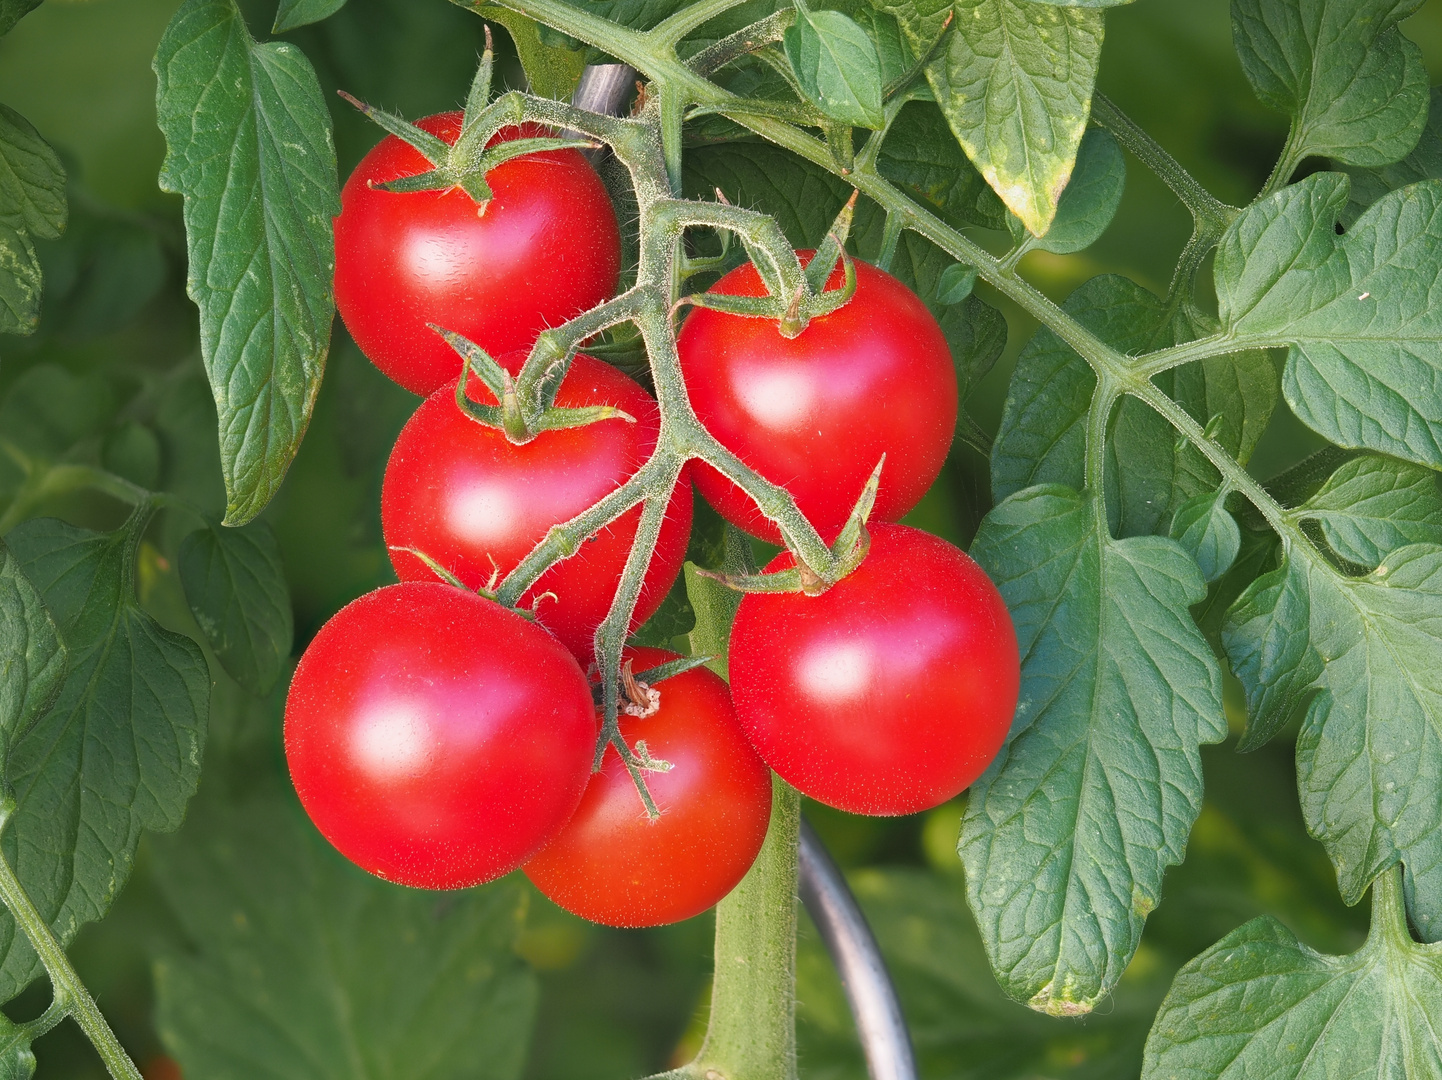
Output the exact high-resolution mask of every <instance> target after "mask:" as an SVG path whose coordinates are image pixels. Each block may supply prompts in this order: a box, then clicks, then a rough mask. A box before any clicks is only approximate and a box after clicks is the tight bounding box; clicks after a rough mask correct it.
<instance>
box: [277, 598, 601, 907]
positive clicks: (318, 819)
mask: <svg viewBox="0 0 1442 1080" xmlns="http://www.w3.org/2000/svg"><path fill="white" fill-rule="evenodd" d="M595 737H596V723H595V717H594V713H593V709H592V705H591V695H590V693H589V691H588V690H587V688H586V684H585V679H584V677H583V676H582V674H581V671H580V669H579V668H578V667H577V666H576V662H575V661H574V660H573V659H572V658H571V657H570V655H569V654H568V653H566V651H565V650H564V649H563V648H562V647H561V645H560V643H559V642H558V641H556V640H555V639H554V638H552V637H551V636H550V635H549V634H547V633H546V632H545V631H544V630H541V629H540V628H538V627H536V626H534V625H532V624H530V623H527V622H526V621H525V620H524V619H523V618H521V617H520V616H519V615H516V614H514V613H511V612H507V611H505V610H504V609H502V608H501V607H500V605H499V604H496V603H493V602H492V601H489V600H485V599H483V598H481V597H478V596H475V595H472V594H468V593H466V592H464V591H462V590H460V589H457V588H454V587H452V586H449V585H442V584H427V583H419V582H417V583H410V584H403V585H391V586H388V587H386V588H384V589H380V590H378V591H376V592H373V593H369V594H368V595H366V596H363V597H361V598H360V599H359V600H356V601H353V602H352V603H350V604H348V605H347V606H346V607H343V608H341V610H340V611H339V612H337V613H336V615H335V616H334V617H333V618H332V619H331V620H330V622H328V623H326V625H325V626H323V627H322V628H321V630H320V632H319V633H318V634H316V636H315V638H314V639H313V640H312V641H311V643H310V645H309V646H308V647H307V649H306V651H305V655H304V656H302V657H301V660H300V664H299V665H298V666H297V667H296V672H295V677H294V678H293V679H292V680H291V684H290V694H289V695H288V697H287V699H286V706H285V757H286V762H287V764H288V765H289V766H290V775H291V779H292V780H293V781H294V782H295V789H296V792H297V794H299V795H300V801H301V803H302V804H303V805H304V806H305V809H306V812H307V813H308V814H309V815H310V818H311V820H312V821H314V822H315V824H316V827H317V828H318V829H320V831H321V832H322V833H324V834H325V837H326V839H328V840H329V841H330V842H331V843H333V844H334V845H335V846H336V847H337V848H339V849H340V851H341V853H342V854H343V855H345V856H346V857H347V858H349V859H351V860H352V861H353V862H355V863H357V864H359V865H360V866H362V867H364V868H365V869H367V870H369V871H370V872H371V873H373V874H376V875H378V876H379V877H383V878H385V879H387V880H388V881H396V882H400V883H401V884H403V885H412V886H416V887H418V888H425V889H459V888H465V887H467V886H470V885H475V884H478V883H480V882H483V881H490V880H491V879H493V878H497V877H500V876H501V875H502V874H504V873H507V872H508V871H510V870H513V869H515V868H516V867H517V866H519V865H520V864H521V863H522V862H524V861H525V860H526V859H527V858H529V857H530V856H531V855H532V854H534V853H535V852H536V851H537V850H538V849H539V848H541V847H542V846H543V845H545V844H546V843H547V842H548V841H550V840H551V838H552V837H554V836H555V835H556V834H557V833H558V832H559V831H560V829H561V828H562V826H564V825H565V823H566V822H567V820H568V819H569V818H570V817H571V814H572V813H574V812H575V809H576V804H577V803H578V802H579V801H580V798H581V793H582V791H583V790H584V789H585V787H586V779H587V766H588V765H589V762H590V756H591V747H592V745H593V743H594V742H595Z"/></svg>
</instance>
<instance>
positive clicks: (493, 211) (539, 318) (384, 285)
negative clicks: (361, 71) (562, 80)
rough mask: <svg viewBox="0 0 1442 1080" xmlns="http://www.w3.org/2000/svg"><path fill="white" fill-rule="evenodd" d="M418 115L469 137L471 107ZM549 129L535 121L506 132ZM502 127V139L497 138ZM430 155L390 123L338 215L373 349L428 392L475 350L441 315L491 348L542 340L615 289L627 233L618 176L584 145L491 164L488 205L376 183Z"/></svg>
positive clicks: (350, 305)
mask: <svg viewBox="0 0 1442 1080" xmlns="http://www.w3.org/2000/svg"><path fill="white" fill-rule="evenodd" d="M416 126H417V127H420V128H422V129H424V130H426V131H429V132H430V133H431V134H433V135H438V136H439V137H440V138H442V139H444V140H445V141H446V142H448V143H453V142H455V140H456V138H457V136H459V134H460V130H461V114H460V113H458V112H451V113H439V114H437V115H435V116H429V117H426V118H425V119H424V120H421V121H418V123H417V125H416ZM523 134H524V135H526V136H538V135H547V134H549V132H547V131H545V130H544V129H541V128H537V127H534V126H532V125H525V126H524V127H522V128H504V129H502V131H501V132H500V133H499V134H498V135H497V136H496V140H500V141H505V140H508V139H514V138H518V137H520V136H521V135H523ZM496 140H493V144H494V141H496ZM429 168H430V165H429V164H428V163H427V162H426V160H425V158H423V157H422V156H421V155H420V153H419V152H418V151H416V150H415V149H413V148H412V147H410V146H408V145H407V144H405V143H404V142H402V141H401V140H400V139H397V138H396V137H395V136H394V135H387V136H386V137H385V138H384V139H382V140H381V141H380V142H379V143H378V144H377V145H376V146H375V148H374V149H373V150H371V152H370V153H368V154H367V155H366V156H365V157H364V158H362V159H361V162H360V164H359V165H357V166H356V169H355V171H354V172H353V173H351V175H350V179H349V180H347V181H346V184H345V188H344V189H343V190H342V191H341V212H340V216H339V217H338V218H336V220H335V252H336V255H335V259H336V270H335V298H336V306H337V307H338V308H339V309H340V314H341V318H342V319H343V320H345V325H346V329H347V330H349V331H350V335H351V337H353V338H354V339H355V342H356V344H357V345H359V346H360V349H361V352H363V353H365V354H366V356H368V357H370V359H371V362H372V363H374V364H375V365H376V367H378V368H380V369H381V370H382V371H384V372H385V373H386V374H387V375H389V376H390V377H391V378H392V379H394V380H395V381H396V382H398V383H400V384H401V385H402V386H404V387H405V388H406V389H407V390H411V391H413V392H415V393H417V394H429V393H431V392H432V391H433V390H435V389H436V388H437V387H439V386H441V385H442V384H443V383H447V382H453V381H454V380H455V379H456V377H457V376H458V375H459V374H460V370H461V360H460V357H458V356H457V355H456V353H455V351H454V350H452V349H451V347H450V346H449V345H447V344H446V343H445V342H444V341H443V340H441V338H440V337H439V336H437V334H436V333H435V332H434V331H433V330H431V329H429V327H428V326H427V325H426V324H427V323H435V324H436V325H438V326H443V327H445V328H446V329H447V330H454V331H456V332H457V333H460V334H463V335H465V336H466V337H468V338H470V339H471V340H472V341H474V342H476V343H477V344H478V345H480V346H481V347H482V348H484V349H486V350H488V351H489V352H491V353H497V352H507V351H509V350H511V349H528V348H530V346H531V343H532V342H533V341H534V340H535V338H536V335H537V334H539V333H540V332H541V331H542V330H544V329H546V328H547V327H550V326H558V325H560V324H561V323H563V322H565V321H566V320H567V319H569V318H571V317H572V316H574V315H579V314H580V313H581V312H583V311H586V310H587V309H589V308H592V307H594V306H595V305H597V304H599V303H600V302H601V301H603V300H605V299H607V298H608V297H610V296H611V294H612V293H613V292H614V291H615V288H616V280H617V278H618V276H619V275H620V271H621V233H620V229H619V228H618V227H617V224H616V213H615V210H614V209H613V208H612V206H611V200H610V197H609V196H608V195H607V193H606V187H605V185H604V184H603V183H602V182H601V178H600V177H599V176H597V175H596V171H595V170H594V169H593V168H591V166H590V164H589V163H588V162H587V161H586V159H585V158H584V157H582V156H581V154H580V153H579V152H578V151H575V150H554V151H548V152H546V153H542V154H528V155H526V156H525V157H521V158H516V159H513V160H511V161H508V162H505V163H503V164H501V165H499V166H497V167H496V168H495V169H492V170H491V171H490V172H489V173H487V174H486V182H487V183H488V184H489V185H490V186H491V190H492V192H493V193H494V196H495V197H494V198H493V199H492V200H491V202H490V203H489V204H488V205H487V206H486V208H485V212H484V213H483V214H482V213H478V212H477V211H478V209H479V207H478V206H477V204H476V203H475V201H474V200H473V199H472V198H471V197H470V196H469V195H467V194H466V193H465V192H464V191H461V190H460V189H458V188H457V189H452V190H449V191H419V192H408V193H403V194H398V193H396V192H389V191H377V190H375V189H374V188H372V187H370V186H369V184H371V183H378V182H382V181H386V180H394V179H397V178H398V177H402V176H414V175H416V174H418V173H421V172H425V171H426V170H427V169H429Z"/></svg>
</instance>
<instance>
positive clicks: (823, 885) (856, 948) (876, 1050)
mask: <svg viewBox="0 0 1442 1080" xmlns="http://www.w3.org/2000/svg"><path fill="white" fill-rule="evenodd" d="M801 902H802V903H803V904H805V905H806V911H807V913H808V914H809V915H810V916H811V921H812V922H814V923H815V924H816V929H817V930H819V931H820V932H821V940H822V941H824V942H825V943H826V951H827V952H828V953H830V954H831V962H832V963H833V964H835V965H836V974H837V975H839V976H840V977H841V987H842V989H843V990H845V991H846V1001H847V1004H849V1005H850V1006H851V1018H852V1019H853V1020H854V1021H855V1022H856V1034H857V1036H858V1037H859V1038H860V1040H861V1049H862V1052H863V1053H865V1055H866V1071H867V1072H868V1073H869V1074H870V1076H871V1080H916V1058H915V1056H914V1055H913V1053H912V1050H911V1036H910V1035H909V1034H908V1033H907V1030H906V1020H905V1018H903V1017H902V1015H901V1002H900V1001H898V1000H897V998H896V988H895V987H894V986H893V985H892V984H891V975H890V974H889V973H888V972H887V970H886V961H884V960H883V959H882V958H881V950H880V949H878V948H877V946H876V938H875V936H874V935H873V934H872V933H871V927H870V926H868V925H867V924H866V916H864V915H863V914H862V913H861V908H860V907H859V906H857V903H856V897H854V896H852V895H851V890H850V889H849V888H848V887H847V885H846V879H845V878H843V877H842V876H841V871H840V870H839V869H837V866H836V863H835V862H833V861H832V858H831V856H830V855H829V854H828V853H827V851H826V848H825V846H824V845H823V844H822V843H821V840H820V838H819V837H818V836H817V835H816V832H815V830H813V829H812V828H811V824H810V822H808V821H807V820H806V819H805V818H802V819H801Z"/></svg>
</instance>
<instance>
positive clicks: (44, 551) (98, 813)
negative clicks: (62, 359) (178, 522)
mask: <svg viewBox="0 0 1442 1080" xmlns="http://www.w3.org/2000/svg"><path fill="white" fill-rule="evenodd" d="M6 539H7V542H8V543H9V545H10V549H11V551H12V552H13V553H14V555H15V558H16V559H17V560H18V561H19V563H20V567H21V569H22V570H23V571H24V572H25V574H26V576H27V577H28V578H29V579H30V581H31V582H32V583H34V585H35V587H36V589H37V590H38V591H39V592H40V594H41V595H42V596H43V597H44V600H45V603H46V604H47V605H48V606H49V608H50V612H51V614H52V616H53V617H54V619H55V622H56V624H57V626H58V627H59V628H60V633H61V635H62V637H63V638H64V640H65V643H66V646H67V648H68V651H69V660H70V667H69V672H68V674H67V675H66V678H65V681H64V684H63V685H62V686H61V688H60V692H59V696H58V697H57V698H56V700H55V704H54V705H53V706H52V707H51V709H50V711H49V712H48V713H46V714H45V716H43V717H42V718H41V720H40V721H39V723H37V724H36V725H35V726H34V727H33V728H31V729H30V731H29V733H28V734H26V735H25V736H24V737H23V738H21V739H20V740H18V741H17V742H16V743H15V745H14V748H13V750H12V751H11V754H10V761H9V779H10V782H11V784H12V785H13V787H14V789H15V795H16V799H17V801H18V807H17V809H16V811H15V815H14V817H13V818H12V819H11V820H10V822H9V823H8V824H7V826H6V829H5V833H4V836H3V845H4V853H5V858H6V859H7V860H8V861H9V863H10V865H11V866H13V867H14V868H15V872H16V873H17V874H18V875H19V877H20V881H21V884H23V885H24V886H25V890H26V892H28V893H29V895H30V898H31V900H33V901H34V903H35V906H36V907H37V908H38V909H39V911H40V913H41V914H42V915H43V916H44V917H45V919H46V921H47V922H48V923H49V924H50V926H51V928H52V929H53V930H54V931H55V934H56V936H57V937H58V938H59V939H60V941H61V942H62V943H65V942H69V941H70V940H72V939H73V938H74V937H75V934H76V933H77V932H78V931H79V929H80V927H81V926H82V925H84V924H85V923H87V922H91V921H94V920H96V919H99V918H101V917H102V916H103V915H104V914H105V913H106V911H107V910H109V908H110V905H111V903H112V902H113V901H114V899H115V896H116V894H117V893H118V892H119V891H120V889H121V887H122V886H123V885H124V884H125V882H126V879H127V878H128V877H129V875H130V868H131V865H132V864H133V862H134V859H135V848H136V845H137V844H138V843H139V842H140V834H141V832H142V831H143V830H145V829H152V830H172V829H175V828H176V827H178V826H179V824H180V820H181V817H182V816H183V814H184V812H185V804H186V802H187V801H188V800H189V798H190V796H191V795H192V794H193V793H194V792H195V788H196V784H197V782H198V781H199V779H200V759H201V753H202V751H203V749H204V745H205V720H206V712H207V709H208V702H209V696H210V672H209V670H208V668H207V667H206V663H205V656H204V654H202V653H201V651H200V646H198V645H196V643H195V642H193V641H191V640H190V639H189V638H186V637H182V636H180V635H179V634H174V633H171V632H170V631H169V630H166V629H164V628H163V627H162V626H160V624H158V623H157V622H156V621H155V620H154V619H152V618H151V617H150V616H149V615H147V614H146V613H145V612H144V611H142V610H141V609H140V607H139V606H138V604H137V602H136V599H135V593H134V558H135V547H134V545H135V544H136V543H138V537H131V536H129V535H127V530H121V531H120V532H117V533H95V532H90V531H89V530H86V529H77V528H75V527H74V526H72V525H67V524H65V523H64V522H61V521H55V520H53V519H49V518H38V519H33V520H31V521H27V522H24V523H23V524H21V525H19V526H17V527H16V528H15V529H14V530H12V531H11V533H10V534H9V536H8V537H7V538H6ZM0 955H3V963H0V1001H7V1000H9V999H10V998H12V997H14V996H15V994H16V993H17V992H19V990H20V989H22V988H23V987H24V986H25V984H26V983H28V982H29V981H30V979H31V978H33V977H34V976H35V974H36V973H38V972H39V971H40V964H39V961H38V960H37V959H36V957H35V953H34V951H33V950H32V949H31V947H30V944H29V942H28V941H27V940H26V938H25V936H24V935H23V934H17V933H16V927H15V923H14V922H13V921H12V920H11V918H10V917H9V915H8V914H7V915H5V916H4V917H3V918H0Z"/></svg>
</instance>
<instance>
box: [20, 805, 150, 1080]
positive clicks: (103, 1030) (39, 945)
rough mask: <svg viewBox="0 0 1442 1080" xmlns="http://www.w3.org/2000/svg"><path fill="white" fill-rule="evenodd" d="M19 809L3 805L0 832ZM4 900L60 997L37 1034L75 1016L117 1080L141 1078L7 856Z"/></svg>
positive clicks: (56, 994) (56, 996)
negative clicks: (67, 1017)
mask: <svg viewBox="0 0 1442 1080" xmlns="http://www.w3.org/2000/svg"><path fill="white" fill-rule="evenodd" d="M14 810H15V807H14V805H13V804H7V805H5V806H4V807H0V831H3V830H4V827H5V824H6V823H7V822H8V821H9V819H10V815H11V814H12V813H14ZM0 900H3V901H4V902H5V906H6V907H7V908H8V909H9V910H10V914H11V915H13V916H14V917H15V921H16V922H17V923H19V924H20V927H21V929H22V930H24V931H25V936H26V937H28V938H29V939H30V944H31V945H33V946H34V948H35V953H36V955H38V956H39V957H40V962H41V963H42V964H44V965H45V970H46V972H47V973H48V974H49V975H50V985H51V987H52V988H53V990H54V993H55V1002H54V1004H52V1005H51V1007H50V1008H49V1009H47V1010H46V1012H45V1014H44V1015H43V1016H42V1017H40V1018H39V1020H37V1021H36V1031H37V1034H38V1033H42V1032H40V1029H41V1028H44V1030H49V1027H53V1026H54V1024H55V1023H57V1022H58V1021H59V1019H60V1017H61V1016H62V1015H69V1016H73V1017H74V1018H75V1022H76V1023H77V1024H79V1025H80V1030H81V1031H83V1032H84V1033H85V1036H86V1038H88V1039H89V1040H90V1042H91V1043H92V1044H93V1045H94V1046H95V1050H96V1052H97V1053H98V1054H99V1055H100V1060H101V1061H103V1062H104V1063H105V1068H106V1069H107V1070H108V1071H109V1073H110V1075H111V1076H112V1077H114V1078H115V1080H141V1076H140V1070H139V1069H137V1068H136V1067H135V1063H134V1062H133V1061H131V1060H130V1055H128V1054H127V1053H126V1052H125V1048H124V1047H122V1046H121V1045H120V1040H119V1039H117V1038H116V1037H115V1032H113V1031H111V1030H110V1025H109V1024H108V1023H107V1022H106V1020H105V1017H104V1015H103V1014H102V1013H101V1012H100V1008H99V1006H97V1005H96V1004H95V999H94V998H92V997H91V996H90V991H89V990H87V989H86V988H85V984H84V983H83V982H81V981H80V976H79V975H78V974H76V972H75V968H74V967H72V966H71V964H70V958H69V957H68V956H66V955H65V950H64V948H62V947H61V945H60V942H59V941H57V940H56V939H55V935H54V934H53V933H51V931H50V926H49V924H48V923H47V922H46V921H45V917H44V916H43V915H41V914H40V912H39V911H37V910H36V908H35V905H34V904H33V903H32V902H31V900H30V897H29V895H28V894H27V893H26V892H25V888H24V886H22V885H21V884H20V879H19V878H18V877H16V876H15V870H14V868H13V867H12V866H11V865H10V861H9V860H8V859H6V858H4V857H0ZM57 1010H59V1012H58V1013H57ZM42 1022H43V1023H42ZM46 1025H48V1026H46Z"/></svg>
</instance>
